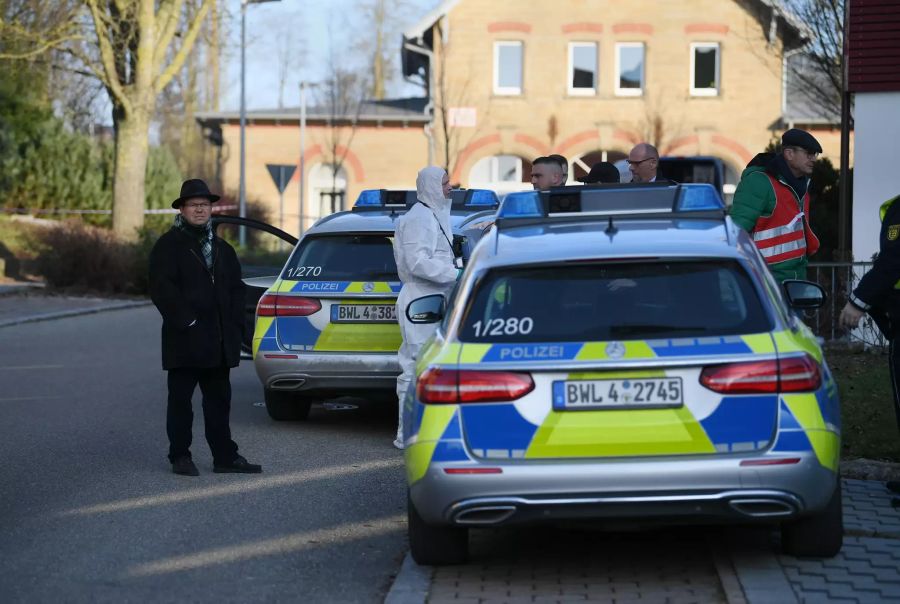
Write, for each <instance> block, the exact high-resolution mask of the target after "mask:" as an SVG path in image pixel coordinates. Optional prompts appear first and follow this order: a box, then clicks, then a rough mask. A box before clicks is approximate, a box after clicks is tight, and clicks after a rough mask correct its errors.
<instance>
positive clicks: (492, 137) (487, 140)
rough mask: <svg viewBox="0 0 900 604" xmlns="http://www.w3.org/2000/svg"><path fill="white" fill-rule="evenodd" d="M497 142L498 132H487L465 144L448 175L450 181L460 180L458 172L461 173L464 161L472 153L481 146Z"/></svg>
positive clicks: (498, 140) (498, 141)
mask: <svg viewBox="0 0 900 604" xmlns="http://www.w3.org/2000/svg"><path fill="white" fill-rule="evenodd" d="M498 143H500V134H488V135H487V136H482V137H481V138H479V139H478V140H474V141H472V142H471V143H469V144H468V145H466V148H465V149H463V150H462V152H461V153H460V154H459V157H457V158H456V166H455V167H454V168H453V174H452V175H451V176H450V181H451V182H460V174H461V173H462V169H463V166H465V165H466V162H467V161H468V160H469V158H470V157H471V156H472V154H473V153H475V152H476V151H478V150H479V149H481V148H482V147H486V146H488V145H494V144H498Z"/></svg>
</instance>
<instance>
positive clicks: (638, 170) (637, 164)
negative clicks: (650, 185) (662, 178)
mask: <svg viewBox="0 0 900 604" xmlns="http://www.w3.org/2000/svg"><path fill="white" fill-rule="evenodd" d="M658 165H659V151H657V150H656V147H654V146H653V145H651V144H650V143H638V144H637V145H635V146H634V149H632V150H631V153H629V154H628V169H629V170H631V182H655V181H656V178H657V175H656V168H657V166H658Z"/></svg>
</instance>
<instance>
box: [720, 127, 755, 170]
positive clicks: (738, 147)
mask: <svg viewBox="0 0 900 604" xmlns="http://www.w3.org/2000/svg"><path fill="white" fill-rule="evenodd" d="M712 143H713V144H714V145H718V146H720V147H722V148H724V149H728V150H729V151H731V152H732V153H734V154H735V155H737V156H738V157H740V158H741V160H742V161H743V162H744V163H745V164H746V163H748V162H749V161H750V160H751V159H753V155H752V154H751V153H750V152H749V151H747V148H746V147H744V146H743V145H742V144H740V143H739V142H737V141H736V140H733V139H730V138H728V137H727V136H722V135H721V134H713V135H712Z"/></svg>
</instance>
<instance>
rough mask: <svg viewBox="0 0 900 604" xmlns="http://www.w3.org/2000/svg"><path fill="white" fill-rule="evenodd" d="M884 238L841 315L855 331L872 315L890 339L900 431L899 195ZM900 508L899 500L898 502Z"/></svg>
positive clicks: (888, 211)
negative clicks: (868, 315) (861, 322)
mask: <svg viewBox="0 0 900 604" xmlns="http://www.w3.org/2000/svg"><path fill="white" fill-rule="evenodd" d="M880 214H881V238H880V249H879V252H878V257H877V258H876V259H875V264H874V266H872V270H870V271H869V272H868V273H866V274H865V275H863V278H862V279H860V281H859V285H857V286H856V289H854V290H853V292H852V293H851V294H850V299H849V300H848V301H847V304H846V306H844V308H843V310H842V311H841V318H840V322H841V325H842V326H843V327H846V328H848V329H852V328H856V327H857V326H858V325H859V320H860V319H861V318H862V317H863V315H864V314H866V313H869V314H870V315H871V316H872V318H873V319H875V324H876V325H878V328H879V329H880V330H881V331H882V333H883V334H884V336H885V337H886V338H887V339H888V342H889V343H890V346H889V348H888V351H889V355H888V367H889V369H890V373H891V387H892V389H893V392H894V412H895V413H896V415H897V428H898V429H900V391H898V388H900V386H898V384H900V382H898V380H900V350H898V347H900V195H898V196H896V197H894V198H893V199H889V200H888V201H886V202H884V203H883V204H881V211H880ZM888 488H889V489H890V490H891V491H893V492H894V493H897V494H898V495H900V480H895V481H891V482H888ZM895 504H897V505H900V498H898V499H895Z"/></svg>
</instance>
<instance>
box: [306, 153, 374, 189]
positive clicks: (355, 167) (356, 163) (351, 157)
mask: <svg viewBox="0 0 900 604" xmlns="http://www.w3.org/2000/svg"><path fill="white" fill-rule="evenodd" d="M334 150H335V152H336V153H337V155H338V157H340V156H342V155H343V156H344V165H349V166H350V170H351V172H353V182H357V183H360V182H363V181H364V180H365V179H366V172H365V169H364V168H363V165H362V162H361V161H360V159H359V156H358V155H357V154H356V153H354V152H353V151H351V150H350V149H348V148H347V147H344V146H342V145H337V146H336V147H335V149H334ZM319 156H322V158H324V157H325V154H324V152H323V151H322V146H321V145H313V146H312V147H307V149H306V156H305V158H304V162H305V163H306V164H307V165H312V163H313V161H314V160H316V159H317V158H318V157H319ZM320 161H321V160H320ZM299 165H300V162H299V160H298V161H297V166H298V168H299ZM295 180H300V170H299V169H298V170H296V171H295V172H294V176H292V177H291V182H294V181H295Z"/></svg>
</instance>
